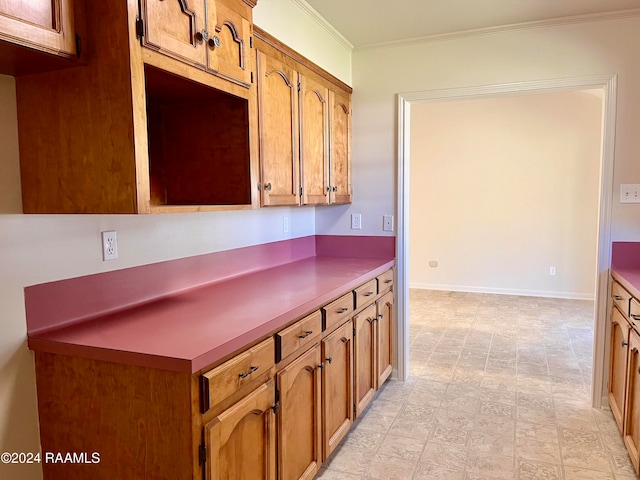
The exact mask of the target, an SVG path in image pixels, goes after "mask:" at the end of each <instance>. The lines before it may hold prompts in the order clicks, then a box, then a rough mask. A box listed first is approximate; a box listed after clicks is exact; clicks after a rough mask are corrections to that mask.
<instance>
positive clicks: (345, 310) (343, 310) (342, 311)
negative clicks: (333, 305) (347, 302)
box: [338, 307, 349, 313]
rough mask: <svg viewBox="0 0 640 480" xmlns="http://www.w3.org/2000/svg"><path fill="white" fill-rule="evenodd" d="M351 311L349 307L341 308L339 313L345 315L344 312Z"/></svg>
mask: <svg viewBox="0 0 640 480" xmlns="http://www.w3.org/2000/svg"><path fill="white" fill-rule="evenodd" d="M348 311H349V309H348V308H347V307H344V308H341V309H340V310H338V313H344V312H348Z"/></svg>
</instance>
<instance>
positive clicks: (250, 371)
mask: <svg viewBox="0 0 640 480" xmlns="http://www.w3.org/2000/svg"><path fill="white" fill-rule="evenodd" d="M259 368H260V367H256V366H253V367H251V368H249V371H247V372H245V373H241V374H240V375H238V376H239V377H240V378H247V377H248V376H249V375H251V374H252V373H253V372H255V371H256V370H258V369H259Z"/></svg>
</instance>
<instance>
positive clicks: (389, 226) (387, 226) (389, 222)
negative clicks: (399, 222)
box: [382, 215, 393, 232]
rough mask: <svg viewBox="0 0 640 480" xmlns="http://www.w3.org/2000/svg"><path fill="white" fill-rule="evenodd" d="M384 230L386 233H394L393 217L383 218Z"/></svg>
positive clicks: (385, 216)
mask: <svg viewBox="0 0 640 480" xmlns="http://www.w3.org/2000/svg"><path fill="white" fill-rule="evenodd" d="M382 230H383V231H385V232H393V215H383V216H382Z"/></svg>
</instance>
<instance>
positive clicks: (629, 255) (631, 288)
mask: <svg viewBox="0 0 640 480" xmlns="http://www.w3.org/2000/svg"><path fill="white" fill-rule="evenodd" d="M611 276H612V277H613V278H615V279H616V280H617V281H618V283H620V285H622V286H623V287H624V288H626V289H627V291H628V292H629V293H630V294H631V295H633V296H634V297H636V298H640V242H613V244H612V246H611Z"/></svg>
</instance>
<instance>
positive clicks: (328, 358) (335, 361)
mask: <svg viewBox="0 0 640 480" xmlns="http://www.w3.org/2000/svg"><path fill="white" fill-rule="evenodd" d="M322 362H323V364H324V369H323V371H322V411H323V415H322V421H323V425H322V427H323V428H322V432H323V446H324V450H323V451H324V453H323V458H324V459H325V460H326V459H327V457H329V455H330V454H331V452H333V450H335V448H336V447H337V446H338V444H339V443H340V440H342V438H343V437H344V436H345V435H346V433H347V431H348V430H349V428H350V427H351V424H352V423H353V321H352V320H349V321H348V322H347V323H345V324H344V325H343V326H342V327H340V328H338V329H337V330H336V331H335V332H333V333H332V334H331V335H328V336H327V337H326V338H325V339H324V340H323V341H322Z"/></svg>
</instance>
